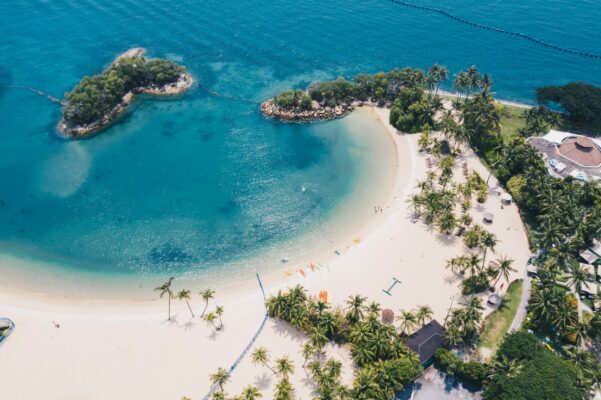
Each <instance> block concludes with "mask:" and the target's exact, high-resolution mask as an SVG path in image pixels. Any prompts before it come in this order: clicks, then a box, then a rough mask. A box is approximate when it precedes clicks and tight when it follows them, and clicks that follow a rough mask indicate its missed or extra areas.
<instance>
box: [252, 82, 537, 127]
mask: <svg viewBox="0 0 601 400" xmlns="http://www.w3.org/2000/svg"><path fill="white" fill-rule="evenodd" d="M425 92H426V93H427V92H429V91H428V90H426V91H425ZM438 94H439V95H441V96H446V97H452V98H458V97H461V95H460V94H459V93H457V92H448V91H446V90H439V91H438ZM494 100H495V102H496V103H498V104H500V105H503V106H509V107H517V108H523V109H525V110H526V109H529V108H532V107H536V106H535V105H532V104H526V103H520V102H516V101H511V100H503V99H498V98H494ZM362 107H373V108H376V109H380V108H382V109H387V110H390V107H391V104H386V105H383V106H378V105H377V104H375V103H373V102H372V100H371V99H368V100H366V101H359V100H355V101H353V102H352V103H350V104H347V103H343V104H341V105H339V106H336V107H335V108H331V107H327V106H322V105H320V104H317V102H315V101H313V105H312V108H311V109H310V110H302V109H299V108H293V109H283V108H280V107H278V106H276V105H275V98H274V97H272V98H270V99H267V100H265V101H264V102H262V103H261V105H260V107H259V110H260V111H261V114H262V115H263V117H265V118H269V119H275V120H277V121H280V122H286V123H311V122H325V121H331V120H335V119H339V118H344V117H346V116H347V115H349V114H351V113H352V112H353V111H355V110H356V109H358V108H362Z"/></svg>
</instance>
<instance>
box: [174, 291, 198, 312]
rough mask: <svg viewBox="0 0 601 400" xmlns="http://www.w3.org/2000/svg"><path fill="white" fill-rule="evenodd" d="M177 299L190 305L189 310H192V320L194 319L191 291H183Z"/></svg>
mask: <svg viewBox="0 0 601 400" xmlns="http://www.w3.org/2000/svg"><path fill="white" fill-rule="evenodd" d="M177 298H178V299H179V300H185V301H186V304H187V305H188V310H190V314H192V318H194V313H193V312H192V307H190V291H189V290H187V289H182V290H180V291H179V293H178V294H177Z"/></svg>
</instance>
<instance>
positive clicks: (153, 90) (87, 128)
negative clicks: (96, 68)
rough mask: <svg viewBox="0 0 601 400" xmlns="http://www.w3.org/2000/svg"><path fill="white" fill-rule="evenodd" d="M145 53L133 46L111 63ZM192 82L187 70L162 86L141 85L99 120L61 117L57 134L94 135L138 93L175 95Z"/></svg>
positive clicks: (126, 108)
mask: <svg viewBox="0 0 601 400" xmlns="http://www.w3.org/2000/svg"><path fill="white" fill-rule="evenodd" d="M144 54H146V49H144V48H142V47H134V48H132V49H129V50H127V51H126V52H124V53H121V54H120V55H118V56H117V57H116V58H115V59H114V60H113V62H112V63H111V64H113V63H115V62H116V61H119V60H120V59H122V58H125V57H141V56H143V55H144ZM193 84H194V77H193V76H192V74H190V73H189V72H187V71H184V72H183V73H181V74H180V76H179V77H178V79H177V81H175V82H172V83H168V84H165V85H163V86H142V87H137V88H134V89H132V90H130V91H129V92H127V93H126V94H125V95H124V96H123V98H122V99H121V101H120V102H119V103H117V104H116V105H115V106H114V107H113V108H112V109H111V110H109V111H108V112H107V113H106V114H104V115H103V116H102V117H101V118H100V119H99V120H96V121H94V122H92V123H90V124H87V125H77V126H67V124H66V123H65V120H64V117H61V119H60V121H59V122H58V125H57V128H56V129H57V130H58V132H59V134H60V135H61V136H63V137H65V138H68V139H84V138H88V137H91V136H94V135H96V134H98V133H100V132H101V131H103V130H105V129H107V128H109V127H110V126H112V125H113V124H115V123H117V122H118V121H119V120H120V119H121V118H122V117H123V116H125V115H126V114H127V111H129V110H130V108H131V106H132V104H133V103H134V101H135V99H136V97H137V96H139V95H149V96H153V97H164V98H167V97H177V96H180V95H182V94H184V93H185V92H186V91H188V90H189V89H190V88H191V87H192V85H193Z"/></svg>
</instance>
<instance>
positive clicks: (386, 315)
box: [382, 308, 394, 324]
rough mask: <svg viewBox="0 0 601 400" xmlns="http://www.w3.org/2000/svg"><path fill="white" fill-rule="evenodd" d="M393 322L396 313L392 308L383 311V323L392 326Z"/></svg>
mask: <svg viewBox="0 0 601 400" xmlns="http://www.w3.org/2000/svg"><path fill="white" fill-rule="evenodd" d="M393 321H394V311H392V310H391V309H390V308H386V309H384V310H382V322H384V323H385V324H392V322H393Z"/></svg>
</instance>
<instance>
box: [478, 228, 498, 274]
mask: <svg viewBox="0 0 601 400" xmlns="http://www.w3.org/2000/svg"><path fill="white" fill-rule="evenodd" d="M481 239H482V240H481V242H480V246H481V249H482V269H484V263H485V262H486V252H487V250H491V251H492V252H493V253H494V252H495V246H496V245H497V242H498V241H497V239H496V238H495V235H493V234H492V233H490V232H488V231H483V232H482V237H481Z"/></svg>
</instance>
